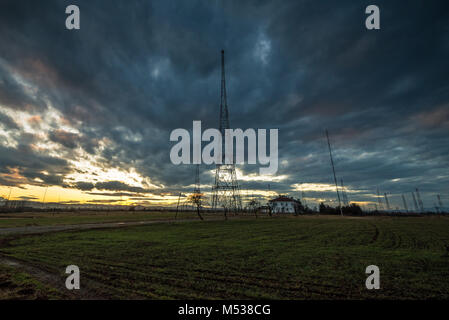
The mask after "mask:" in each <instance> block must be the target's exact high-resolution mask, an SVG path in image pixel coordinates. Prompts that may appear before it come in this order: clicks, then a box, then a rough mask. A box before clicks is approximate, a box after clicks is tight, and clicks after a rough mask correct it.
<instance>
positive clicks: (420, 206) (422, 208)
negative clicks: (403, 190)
mask: <svg viewBox="0 0 449 320" xmlns="http://www.w3.org/2000/svg"><path fill="white" fill-rule="evenodd" d="M416 196H417V197H418V204H419V208H420V209H421V212H424V204H423V202H422V200H421V196H420V194H419V190H418V188H416Z"/></svg>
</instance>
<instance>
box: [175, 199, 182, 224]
mask: <svg viewBox="0 0 449 320" xmlns="http://www.w3.org/2000/svg"><path fill="white" fill-rule="evenodd" d="M180 201H181V192H180V193H179V197H178V204H177V205H176V215H175V220H176V219H177V218H178V211H179V202H180Z"/></svg>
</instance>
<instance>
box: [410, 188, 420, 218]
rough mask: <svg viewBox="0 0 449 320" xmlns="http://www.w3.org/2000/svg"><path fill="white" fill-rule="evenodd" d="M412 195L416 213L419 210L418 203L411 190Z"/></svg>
mask: <svg viewBox="0 0 449 320" xmlns="http://www.w3.org/2000/svg"><path fill="white" fill-rule="evenodd" d="M412 197H413V205H414V206H415V211H416V212H417V213H418V212H419V208H418V203H417V202H416V197H415V193H414V192H413V191H412Z"/></svg>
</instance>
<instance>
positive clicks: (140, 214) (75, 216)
mask: <svg viewBox="0 0 449 320" xmlns="http://www.w3.org/2000/svg"><path fill="white" fill-rule="evenodd" d="M175 214H176V213H175V212H167V211H164V212H161V211H156V212H153V211H135V212H133V211H78V212H77V211H74V212H73V211H72V212H54V213H52V212H24V213H10V214H0V228H13V227H25V226H27V227H29V226H56V225H73V224H86V223H106V222H128V221H151V220H171V219H174V217H175ZM206 216H207V214H206ZM197 217H198V216H197V214H196V213H194V212H179V213H178V216H177V218H178V219H191V218H193V219H195V218H197Z"/></svg>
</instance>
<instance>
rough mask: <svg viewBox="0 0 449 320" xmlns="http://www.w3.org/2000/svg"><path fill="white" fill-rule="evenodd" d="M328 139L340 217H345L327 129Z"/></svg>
mask: <svg viewBox="0 0 449 320" xmlns="http://www.w3.org/2000/svg"><path fill="white" fill-rule="evenodd" d="M326 138H327V145H328V147H329V156H330V158H331V165H332V172H333V173H334V182H335V189H336V190H337V198H338V206H339V207H340V215H343V210H342V208H341V200H340V193H339V192H338V183H337V176H336V175H335V166H334V159H333V158H332V149H331V143H330V141H329V132H327V129H326Z"/></svg>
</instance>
